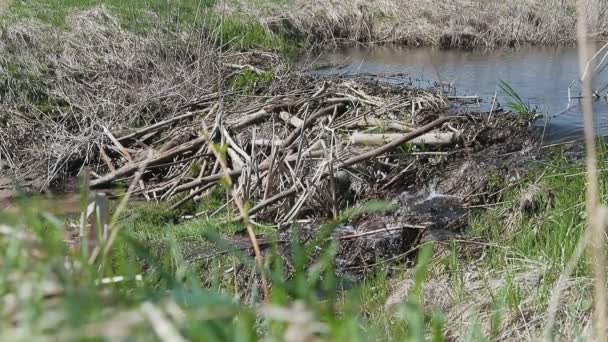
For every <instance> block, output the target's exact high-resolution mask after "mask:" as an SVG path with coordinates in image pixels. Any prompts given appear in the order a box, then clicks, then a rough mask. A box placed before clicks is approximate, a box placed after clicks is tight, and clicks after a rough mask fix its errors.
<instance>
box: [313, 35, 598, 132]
mask: <svg viewBox="0 0 608 342" xmlns="http://www.w3.org/2000/svg"><path fill="white" fill-rule="evenodd" d="M599 47H601V45H597V46H596V47H595V48H596V49H597V48H599ZM600 59H601V58H600ZM307 61H308V62H312V61H314V65H317V66H318V65H340V66H339V67H327V68H320V69H318V70H315V71H313V73H342V74H357V73H373V74H407V76H400V77H401V78H404V80H405V79H407V80H408V81H409V80H411V81H412V82H413V83H414V84H415V85H418V86H428V85H430V84H432V83H435V82H440V83H443V84H452V85H453V89H452V90H451V91H454V90H455V92H456V94H457V95H478V96H480V97H481V98H482V99H483V100H484V101H485V103H486V106H488V104H490V103H491V102H492V98H493V97H494V95H495V93H498V100H499V103H501V104H502V106H503V107H505V104H506V103H507V102H508V100H506V99H505V98H504V97H503V96H502V95H501V91H500V88H499V86H498V84H499V80H504V81H505V82H507V83H508V84H509V85H510V86H511V87H512V88H513V89H515V90H516V92H517V93H518V94H519V95H520V97H521V98H522V99H523V100H524V101H525V102H527V103H529V104H530V105H531V107H532V108H536V109H537V110H538V111H539V112H540V113H543V114H546V115H547V118H548V120H547V126H546V131H545V142H546V143H554V142H559V141H567V140H577V139H581V138H582V134H583V118H582V114H581V111H580V109H579V108H580V103H579V102H580V100H578V99H571V101H570V102H569V101H568V87H569V86H570V85H571V83H572V82H573V81H574V82H575V84H574V85H573V86H572V88H571V94H572V97H575V96H579V95H580V90H581V88H580V83H578V82H577V80H578V79H579V70H578V56H577V50H576V48H574V47H526V48H519V49H517V50H514V49H506V50H457V49H451V50H442V49H437V48H395V47H379V48H347V49H340V50H332V51H326V52H324V53H323V54H321V55H320V56H315V57H314V59H313V58H312V57H310V56H309V57H307ZM601 67H602V66H600V70H601ZM592 69H593V68H592ZM607 69H608V68H607ZM594 75H595V76H594V82H593V83H594V90H596V91H599V94H600V95H601V98H600V99H599V100H597V101H595V102H594V112H595V114H596V115H595V116H596V120H595V121H596V130H597V133H598V135H602V136H606V135H608V103H607V102H606V98H605V96H606V94H607V93H608V88H607V89H602V88H603V87H605V86H606V85H608V71H599V72H597V73H595V74H594ZM392 79H393V80H394V78H392ZM536 124H537V125H541V126H544V125H545V120H539V121H538V122H537V123H536Z"/></svg>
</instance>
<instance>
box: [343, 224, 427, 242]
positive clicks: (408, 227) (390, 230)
mask: <svg viewBox="0 0 608 342" xmlns="http://www.w3.org/2000/svg"><path fill="white" fill-rule="evenodd" d="M426 228H427V226H421V225H414V224H401V225H399V226H398V227H386V228H381V229H376V230H370V231H367V232H363V233H356V234H351V235H344V236H340V237H339V238H338V240H350V239H356V238H359V237H363V236H369V235H374V234H378V233H383V232H386V233H390V232H392V231H395V230H403V229H426Z"/></svg>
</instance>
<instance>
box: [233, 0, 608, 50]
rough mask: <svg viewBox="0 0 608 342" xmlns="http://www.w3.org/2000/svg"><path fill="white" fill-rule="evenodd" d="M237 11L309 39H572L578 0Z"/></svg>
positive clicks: (400, 0) (286, 5) (262, 5)
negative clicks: (252, 15)
mask: <svg viewBox="0 0 608 342" xmlns="http://www.w3.org/2000/svg"><path fill="white" fill-rule="evenodd" d="M588 6H589V8H590V11H589V13H592V15H590V17H589V18H588V20H589V27H590V28H591V30H590V35H591V36H592V37H596V38H600V37H601V36H603V35H604V34H605V33H607V32H608V17H607V16H606V15H604V13H606V10H607V9H608V4H607V3H605V2H602V1H598V0H595V1H589V2H588ZM233 10H234V11H241V12H244V13H255V15H254V16H255V17H258V18H260V20H261V21H262V22H263V24H264V25H266V26H267V27H268V28H269V29H270V30H272V31H274V32H286V33H288V34H291V35H294V36H301V37H304V38H305V39H307V40H308V42H309V43H325V44H327V43H331V44H341V43H355V42H357V43H406V44H411V45H440V46H444V47H448V46H490V47H491V46H499V45H508V46H517V45H520V44H527V43H532V44H571V43H574V42H575V41H576V29H575V24H576V3H575V1H574V0H548V1H545V0H514V1H497V0H489V1H488V0H483V1H482V0H473V1H470V0H456V1H441V0H414V1H405V0H379V1H362V0H357V1H333V0H321V1H310V0H294V1H290V2H279V3H275V2H255V1H254V2H249V1H240V3H239V4H238V6H233Z"/></svg>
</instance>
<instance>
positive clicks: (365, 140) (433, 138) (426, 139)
mask: <svg viewBox="0 0 608 342" xmlns="http://www.w3.org/2000/svg"><path fill="white" fill-rule="evenodd" d="M404 135H405V134H403V133H359V132H356V133H353V134H352V135H351V136H350V137H349V141H350V143H352V144H354V145H367V146H370V145H383V144H385V143H387V142H390V141H393V140H396V139H399V138H402V137H403V136H404ZM457 140H458V134H456V133H454V132H431V133H427V134H424V135H422V136H420V137H418V138H416V139H412V140H411V141H410V142H409V144H412V145H430V146H444V145H451V144H454V143H455V142H456V141H457Z"/></svg>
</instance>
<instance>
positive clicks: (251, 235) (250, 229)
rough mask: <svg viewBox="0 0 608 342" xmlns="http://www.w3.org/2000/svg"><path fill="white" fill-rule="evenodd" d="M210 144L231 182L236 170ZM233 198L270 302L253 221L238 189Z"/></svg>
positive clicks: (233, 193)
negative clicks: (252, 224) (250, 219)
mask: <svg viewBox="0 0 608 342" xmlns="http://www.w3.org/2000/svg"><path fill="white" fill-rule="evenodd" d="M202 126H203V132H205V135H207V128H206V127H205V123H204V122H203V123H202ZM208 144H209V147H210V148H211V149H212V151H213V153H214V154H215V156H216V159H217V160H218V161H219V164H220V166H221V168H222V170H223V177H224V179H226V180H227V181H228V182H231V181H232V177H233V176H232V175H231V172H234V171H230V170H229V169H228V166H227V165H226V161H225V160H224V159H223V158H222V156H221V155H220V154H219V152H218V151H217V149H216V148H215V146H214V145H213V142H212V141H211V140H209V143H208ZM242 172H243V170H242V169H241V170H239V174H241V173H242ZM230 185H231V184H230ZM232 198H233V199H234V202H235V203H236V205H237V207H238V208H239V211H240V212H241V217H243V223H244V224H245V227H247V232H248V233H249V238H250V239H251V244H252V245H253V250H254V252H255V260H256V264H257V266H258V268H259V270H260V276H261V278H262V289H263V290H264V300H265V301H266V302H269V301H270V290H269V289H268V283H267V281H266V273H264V264H263V259H262V252H261V250H260V245H259V243H258V239H257V237H256V236H255V233H254V231H253V227H252V226H251V223H250V222H249V214H248V212H247V210H246V209H245V206H244V205H243V203H242V201H241V198H240V197H239V196H238V193H237V191H236V190H234V191H233V192H232Z"/></svg>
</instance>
